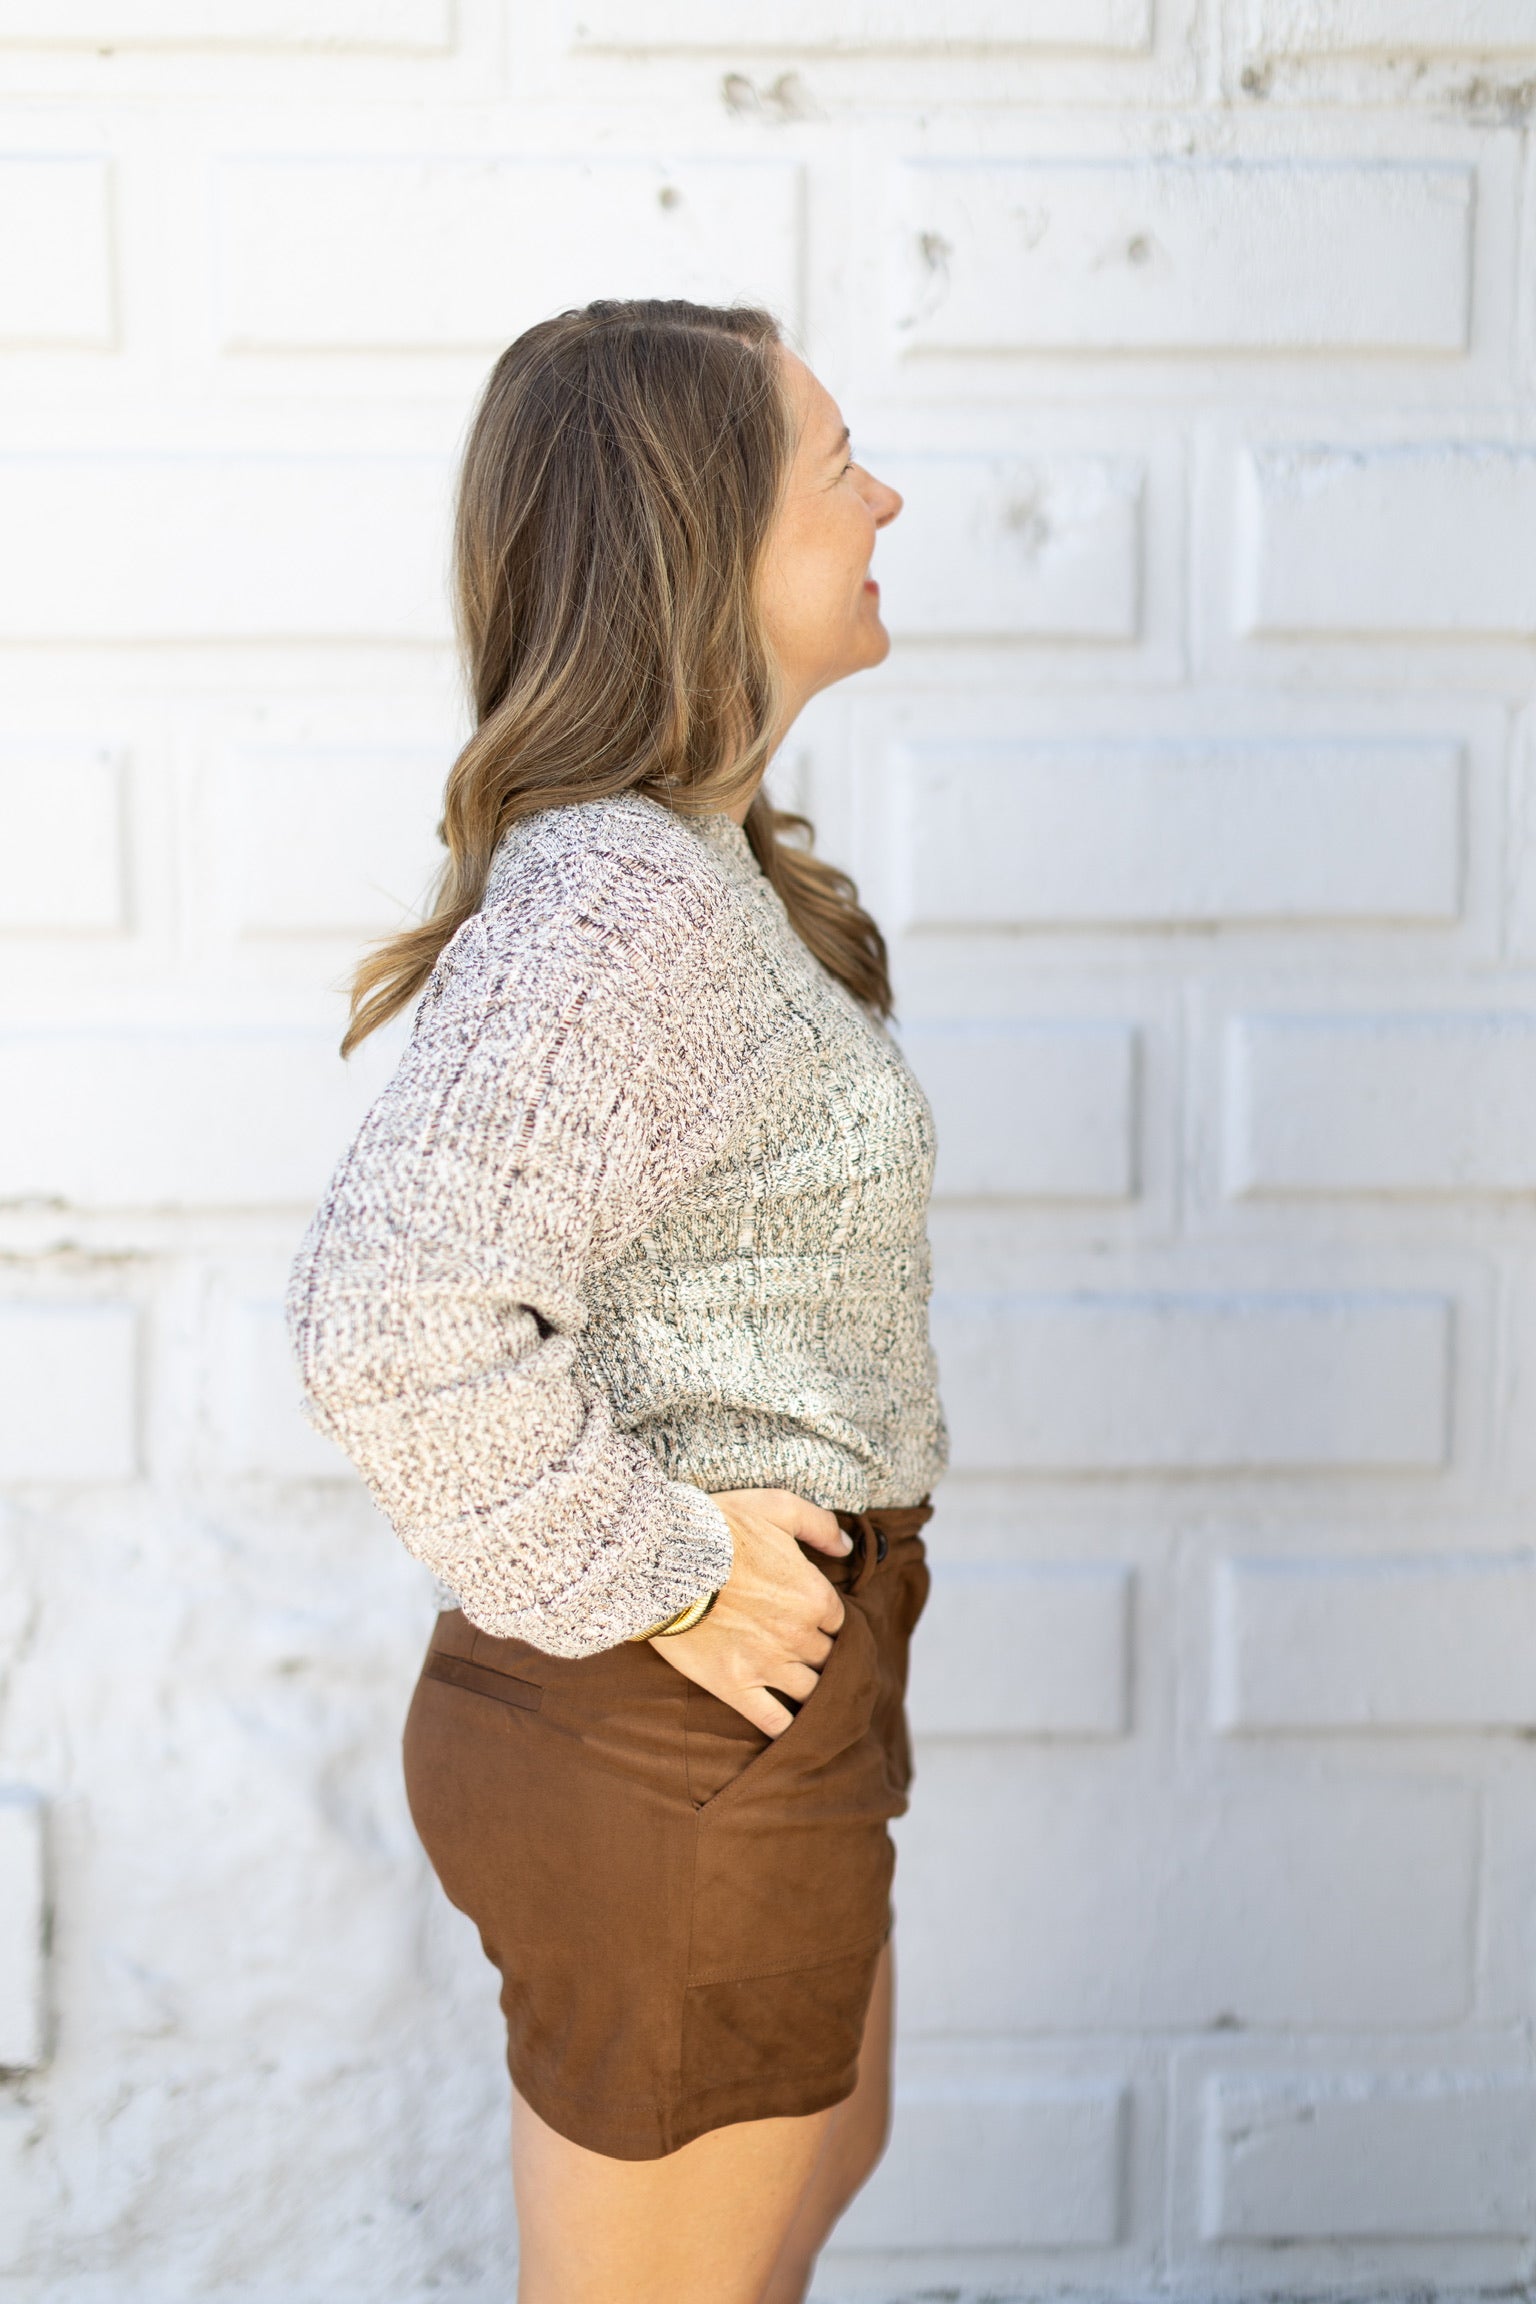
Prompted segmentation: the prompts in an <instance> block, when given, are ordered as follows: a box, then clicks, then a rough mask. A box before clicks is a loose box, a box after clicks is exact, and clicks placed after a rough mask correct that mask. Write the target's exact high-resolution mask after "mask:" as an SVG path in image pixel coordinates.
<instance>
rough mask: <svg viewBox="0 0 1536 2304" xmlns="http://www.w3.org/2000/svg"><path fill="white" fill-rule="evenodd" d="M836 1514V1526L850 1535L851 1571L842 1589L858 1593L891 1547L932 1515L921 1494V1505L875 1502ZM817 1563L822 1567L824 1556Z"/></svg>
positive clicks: (928, 1503)
mask: <svg viewBox="0 0 1536 2304" xmlns="http://www.w3.org/2000/svg"><path fill="white" fill-rule="evenodd" d="M836 1517H837V1523H838V1526H839V1527H841V1528H845V1529H846V1530H847V1531H848V1534H849V1535H850V1536H851V1537H852V1538H853V1550H852V1552H851V1553H850V1554H849V1555H848V1561H847V1565H848V1566H849V1567H850V1568H851V1569H852V1571H853V1573H852V1576H851V1577H850V1579H849V1582H848V1584H847V1586H846V1587H845V1589H846V1590H848V1591H850V1592H861V1591H862V1590H863V1588H864V1586H865V1585H866V1584H867V1583H868V1582H869V1579H870V1578H871V1576H873V1575H874V1574H875V1572H876V1570H877V1569H879V1568H883V1567H884V1566H885V1563H886V1560H887V1558H888V1557H889V1554H890V1549H891V1546H892V1545H893V1544H899V1543H900V1542H901V1541H902V1540H903V1538H905V1537H909V1536H916V1535H917V1534H918V1532H919V1531H920V1530H921V1529H922V1528H924V1527H926V1525H927V1524H928V1522H929V1521H930V1520H931V1519H932V1518H933V1506H932V1504H931V1503H930V1502H929V1500H928V1498H927V1497H926V1496H925V1497H924V1498H923V1501H922V1502H921V1504H877V1505H873V1506H871V1508H870V1509H869V1510H868V1511H865V1512H839V1513H838V1514H837V1515H836ZM819 1565H820V1566H821V1567H822V1569H823V1570H825V1567H826V1561H825V1559H823V1560H822V1561H821V1562H820V1563H819Z"/></svg>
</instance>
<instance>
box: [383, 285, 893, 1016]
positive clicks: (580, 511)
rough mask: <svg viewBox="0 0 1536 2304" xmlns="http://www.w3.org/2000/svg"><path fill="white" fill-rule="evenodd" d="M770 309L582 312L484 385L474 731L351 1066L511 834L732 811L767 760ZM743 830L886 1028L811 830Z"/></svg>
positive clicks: (855, 929)
mask: <svg viewBox="0 0 1536 2304" xmlns="http://www.w3.org/2000/svg"><path fill="white" fill-rule="evenodd" d="M779 344H780V335H779V329H778V324H777V322H776V321H775V320H774V319H773V318H772V317H771V315H770V314H768V313H766V312H759V311H754V310H751V309H747V308H729V309H724V308H719V307H715V306H711V305H702V304H687V303H683V302H659V301H648V302H638V303H622V304H621V303H601V304H589V305H587V306H586V307H585V309H584V310H582V311H579V312H566V313H563V314H562V315H561V316H560V318H559V319H556V320H545V321H541V322H540V323H539V325H538V326H537V327H534V328H530V329H528V330H527V332H526V333H525V334H524V335H522V336H519V337H518V339H517V341H516V342H515V343H514V344H511V345H509V346H508V348H507V350H506V351H505V352H504V353H503V354H502V356H501V358H500V359H499V360H498V361H497V363H496V366H495V368H494V369H493V370H492V372H491V376H490V380H489V382H488V383H487V385H486V388H485V392H484V394H483V396H482V398H481V402H480V406H479V408H478V410H477V412H476V415H475V419H474V422H473V425H472V426H471V429H470V434H469V441H468V445H467V447H466V449H465V454H464V463H463V468H462V471H461V474H460V479H459V491H458V505H457V516H456V520H455V534H454V559H455V574H456V587H457V609H458V624H459V635H460V640H461V643H462V646H463V649H464V654H465V657H466V660H467V666H468V673H469V684H470V692H471V696H472V699H473V703H474V711H475V723H476V725H475V732H474V734H473V735H472V736H471V737H470V739H469V742H468V743H467V744H466V745H465V746H464V749H463V751H462V752H461V753H460V754H459V756H458V759H457V760H456V761H455V762H454V765H453V767H452V769H451V771H450V773H449V777H448V785H447V791H446V794H445V797H444V805H443V820H442V823H441V824H440V826H439V827H438V830H439V836H440V837H441V839H442V841H443V843H444V845H445V846H446V848H447V850H448V855H447V859H446V861H445V863H444V865H443V868H442V872H441V874H440V876H439V879H438V882H437V885H436V887H435V889H434V891H433V895H432V899H431V905H430V910H429V912H428V915H427V917H426V918H425V919H424V920H423V921H421V923H420V924H419V925H418V926H416V927H413V928H407V929H405V930H404V931H403V932H402V933H401V934H399V935H396V936H392V937H390V938H389V939H388V940H387V941H386V942H385V943H383V944H381V945H380V946H378V947H377V948H376V949H375V950H374V951H372V952H371V953H369V954H368V956H367V957H366V958H365V959H364V960H363V962H362V964H361V965H360V967H359V968H358V970H357V974H356V976H355V978H354V980H353V985H352V1016H351V1023H350V1025H349V1027H348V1030H347V1035H346V1038H345V1039H344V1040H343V1042H342V1052H343V1054H349V1053H350V1052H351V1050H352V1049H353V1048H355V1047H356V1046H357V1045H358V1043H359V1042H360V1041H361V1040H364V1039H366V1037H367V1035H368V1034H369V1033H370V1032H373V1031H375V1030H377V1028H378V1026H379V1025H381V1024H383V1023H385V1022H387V1020H388V1019H389V1018H390V1017H391V1016H393V1015H395V1014H397V1013H398V1011H399V1010H400V1009H402V1008H404V1007H406V1006H407V1005H408V1004H409V1002H410V1001H412V1000H413V999H414V998H415V997H416V995H417V994H418V993H419V992H420V991H421V990H422V989H423V988H424V987H425V985H426V982H427V979H428V977H429V976H430V975H431V973H432V969H433V967H434V965H435V964H436V961H437V958H438V955H439V954H440V953H441V951H442V950H443V947H444V946H445V945H446V944H447V942H448V940H449V938H450V937H451V936H453V935H454V933H455V932H456V931H457V930H458V929H459V928H460V927H461V926H462V925H463V923H464V922H465V921H466V920H468V919H469V918H470V917H471V916H472V915H473V914H474V913H475V912H477V911H478V910H479V908H480V905H481V903H482V901H483V899H484V895H485V885H486V879H487V875H488V873H489V871H490V865H491V858H492V856H493V855H494V853H495V850H496V846H497V843H498V841H499V840H500V839H501V837H502V835H503V833H504V832H505V831H506V830H507V828H508V826H509V825H511V824H515V823H517V822H518V820H519V819H520V818H522V817H524V816H530V815H533V814H534V813H535V812H536V811H537V810H539V809H544V808H558V807H563V806H567V805H569V804H570V803H571V802H573V801H577V800H595V799H601V798H609V797H612V796H613V795H614V794H617V793H620V792H643V793H646V794H648V795H649V796H650V797H651V798H652V799H654V800H659V801H661V802H663V803H664V804H665V805H666V806H667V807H669V808H673V809H676V810H677V811H678V812H679V814H683V815H687V814H690V813H707V812H714V811H719V810H723V809H726V808H729V807H730V806H732V805H733V804H734V803H736V802H738V801H739V800H740V799H741V796H742V794H743V793H745V792H747V791H749V790H751V788H752V786H753V785H754V783H756V782H757V781H758V779H759V778H760V777H761V774H762V771H763V768H764V766H765V764H766V761H767V759H768V755H769V751H770V747H771V742H772V733H773V726H774V711H775V686H774V676H773V669H772V665H771V663H770V661H769V657H768V652H767V649H766V647H765V644H764V640H763V636H762V632H761V630H760V628H759V623H758V617H757V612H756V606H755V579H756V574H757V567H758V562H759V560H760V558H761V555H762V551H763V547H764V544H765V542H766V540H767V537H768V535H769V532H770V530H771V528H772V525H773V520H774V516H775V513H776V511H777V508H778V504H779V501H780V497H781V494H782V491H783V486H784V480H785V475H786V473H787V471H788V468H789V463H790V459H791V457H792V456H793V454H794V448H795V441H794V436H793V428H792V423H791V417H790V411H789V403H788V399H787V395H786V392H785V388H784V383H783V377H782V373H781V368H780V362H779V358H778V348H779ZM745 830H746V834H747V838H748V840H749V841H750V842H751V845H752V850H753V853H754V854H755V856H756V857H757V860H758V863H759V864H760V865H761V867H762V869H763V872H764V874H765V875H766V877H767V878H768V880H769V881H770V882H771V883H772V885H773V886H774V887H775V888H776V889H777V890H778V893H779V895H780V896H781V897H782V898H783V901H784V904H785V907H786V909H787V911H788V913H789V916H790V919H791V920H792V921H793V923H794V926H795V928H796V930H797V931H798V932H799V934H800V936H801V937H802V938H803V940H804V941H805V943H806V944H807V945H809V947H810V949H811V951H812V952H814V953H815V955H816V957H817V958H818V959H819V960H820V961H821V962H822V963H823V965H824V966H825V967H826V968H828V969H829V970H830V972H831V973H832V974H833V975H834V976H836V977H838V978H840V979H841V981H842V982H843V983H844V984H846V986H847V987H848V989H849V991H850V992H851V993H853V995H854V997H855V998H856V999H858V1000H860V1001H862V1002H863V1003H864V1005H865V1006H866V1007H868V1008H869V1009H870V1010H871V1011H872V1012H873V1013H874V1014H875V1015H877V1016H880V1017H882V1018H883V1017H886V1016H889V1014H890V1013H891V989H890V978H889V974H888V970H887V963H886V948H885V941H884V938H883V937H882V936H881V934H880V931H879V929H878V928H877V927H876V925H875V923H874V921H873V920H872V919H871V918H870V916H869V914H868V913H867V912H865V911H863V910H862V909H861V907H860V905H859V902H858V896H857V892H856V890H855V888H854V885H853V882H852V881H851V880H850V879H849V878H848V876H847V874H846V873H843V872H839V871H837V870H836V869H835V868H834V867H833V866H832V865H830V864H826V863H823V862H822V861H821V860H820V858H818V857H816V856H815V855H813V854H812V852H811V839H812V833H811V826H810V824H809V823H808V822H807V820H806V818H805V817H803V816H796V815H791V814H788V813H787V812H785V811H783V810H780V809H776V808H775V807H774V806H773V805H772V804H771V802H770V801H768V800H767V799H766V798H765V797H764V795H763V793H762V791H761V789H759V790H758V791H757V792H756V794H755V795H754V798H753V800H752V803H751V806H750V808H749V810H748V813H747V818H746V824H745Z"/></svg>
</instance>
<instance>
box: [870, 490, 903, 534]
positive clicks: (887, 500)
mask: <svg viewBox="0 0 1536 2304" xmlns="http://www.w3.org/2000/svg"><path fill="white" fill-rule="evenodd" d="M902 501H903V499H902V498H901V497H900V496H898V495H897V493H896V491H895V489H894V488H887V486H886V485H885V482H884V481H883V480H881V481H878V482H877V483H876V486H875V526H876V527H877V528H887V527H889V526H890V523H891V522H892V521H893V520H894V519H895V517H896V515H897V513H898V512H899V511H900V510H901V507H902Z"/></svg>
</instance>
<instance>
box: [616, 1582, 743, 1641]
mask: <svg viewBox="0 0 1536 2304" xmlns="http://www.w3.org/2000/svg"><path fill="white" fill-rule="evenodd" d="M720 1591H721V1587H720V1586H718V1585H717V1586H716V1588H715V1590H714V1591H713V1592H701V1593H700V1594H699V1596H698V1598H697V1599H696V1600H690V1601H689V1603H688V1605H687V1607H686V1608H679V1610H678V1611H677V1614H676V1615H675V1616H668V1617H666V1618H665V1619H664V1620H663V1622H661V1623H660V1624H653V1625H652V1626H651V1627H650V1630H649V1631H647V1632H631V1634H630V1636H629V1637H630V1639H631V1641H639V1640H672V1639H675V1638H676V1636H677V1635H678V1634H679V1633H680V1632H691V1631H692V1630H693V1628H694V1626H695V1625H696V1624H702V1623H703V1621H704V1619H705V1617H706V1616H707V1615H708V1614H709V1612H710V1610H711V1608H713V1606H714V1604H715V1602H716V1601H717V1600H718V1599H719V1597H720Z"/></svg>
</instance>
